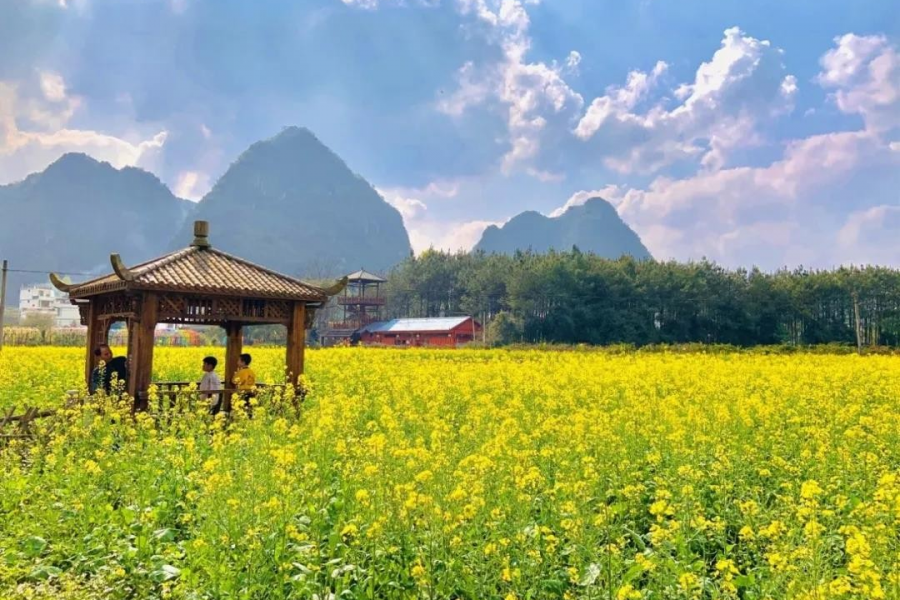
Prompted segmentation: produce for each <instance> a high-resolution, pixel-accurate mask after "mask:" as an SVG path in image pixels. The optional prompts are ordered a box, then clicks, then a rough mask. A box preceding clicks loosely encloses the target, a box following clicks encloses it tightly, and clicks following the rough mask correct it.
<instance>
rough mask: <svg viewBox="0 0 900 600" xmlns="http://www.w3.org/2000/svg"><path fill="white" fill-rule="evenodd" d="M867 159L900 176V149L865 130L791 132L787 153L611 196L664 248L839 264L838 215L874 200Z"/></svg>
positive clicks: (770, 264)
mask: <svg viewBox="0 0 900 600" xmlns="http://www.w3.org/2000/svg"><path fill="white" fill-rule="evenodd" d="M863 169H869V170H870V172H873V173H875V177H876V178H879V179H885V180H886V179H887V178H890V177H893V178H894V179H897V182H898V184H900V177H898V175H897V174H898V169H900V155H898V154H897V153H896V152H893V151H892V150H891V149H890V147H889V145H888V144H886V143H884V142H882V141H880V140H879V139H878V138H877V137H875V136H872V135H870V134H868V133H867V132H865V131H857V132H841V133H832V134H823V135H817V136H811V137H809V138H805V139H802V140H797V141H794V142H791V143H790V144H788V145H787V146H786V149H785V152H784V156H783V157H782V158H781V159H780V160H777V161H775V162H773V163H771V164H770V165H768V166H766V167H737V168H730V169H722V170H718V171H701V172H699V173H697V174H696V175H693V176H690V177H686V178H683V179H676V180H673V179H668V178H664V177H660V178H657V179H656V180H655V181H653V182H652V183H651V184H650V185H649V186H648V187H647V188H645V189H638V188H627V187H615V186H609V187H608V188H605V189H604V192H605V193H607V194H608V195H606V196H604V197H605V198H606V199H607V200H610V201H611V202H613V204H616V205H617V208H618V210H619V213H620V214H621V215H622V217H623V219H625V221H626V222H627V223H629V225H631V226H632V227H634V229H635V230H636V231H637V232H638V234H640V235H641V237H642V239H643V241H644V243H645V244H646V245H647V247H648V248H649V249H650V251H651V252H652V253H653V255H654V256H656V257H657V258H661V259H667V258H678V259H687V258H698V257H701V256H707V257H711V258H714V259H716V260H719V261H722V262H724V263H726V264H730V265H744V266H746V265H747V263H748V262H753V263H755V264H760V265H762V266H764V267H767V268H776V267H780V266H782V265H784V264H794V265H796V264H800V263H803V264H813V265H818V266H831V265H833V264H838V263H841V262H845V261H846V260H848V256H849V255H848V254H847V253H846V252H844V253H842V252H841V251H840V250H841V249H840V248H838V249H837V250H835V247H834V246H835V243H836V241H837V240H838V239H839V238H840V239H843V240H845V241H846V240H848V239H850V238H851V237H852V236H851V234H850V233H848V231H852V230H847V231H845V232H844V233H841V234H839V232H838V229H839V225H837V224H836V223H840V224H842V223H843V218H844V217H843V216H842V215H844V214H846V213H847V212H848V211H852V210H853V209H854V207H859V210H865V208H864V207H865V205H866V203H871V202H872V199H870V198H869V197H868V196H858V195H857V187H858V184H857V182H856V181H855V178H856V177H858V176H859V173H860V172H861V171H862V170H863ZM570 201H572V200H571V199H570ZM576 201H577V198H576ZM567 204H568V203H567Z"/></svg>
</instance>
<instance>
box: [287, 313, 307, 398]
mask: <svg viewBox="0 0 900 600" xmlns="http://www.w3.org/2000/svg"><path fill="white" fill-rule="evenodd" d="M305 348H306V303H305V302H295V303H294V310H293V311H292V314H291V320H290V323H289V324H288V329H287V357H286V361H285V363H286V364H285V366H286V368H287V374H288V379H289V381H290V382H291V383H293V384H296V383H297V378H298V377H300V375H302V374H303V353H304V350H305Z"/></svg>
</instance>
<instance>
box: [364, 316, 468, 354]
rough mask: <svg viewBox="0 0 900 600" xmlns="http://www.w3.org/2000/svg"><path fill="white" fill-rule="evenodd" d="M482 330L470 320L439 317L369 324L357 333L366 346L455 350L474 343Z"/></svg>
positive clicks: (466, 318)
mask: <svg viewBox="0 0 900 600" xmlns="http://www.w3.org/2000/svg"><path fill="white" fill-rule="evenodd" d="M481 331H482V330H481V324H480V323H479V322H478V321H476V320H475V319H473V318H472V317H440V318H428V319H392V320H390V321H380V322H378V323H370V324H368V325H366V326H365V327H363V328H362V329H360V330H359V336H360V342H361V343H362V344H365V345H380V346H439V347H451V348H455V347H456V346H460V345H462V344H468V343H470V342H473V341H475V340H477V339H478V338H479V336H480V335H481Z"/></svg>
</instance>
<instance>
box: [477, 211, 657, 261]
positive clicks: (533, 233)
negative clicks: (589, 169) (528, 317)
mask: <svg viewBox="0 0 900 600" xmlns="http://www.w3.org/2000/svg"><path fill="white" fill-rule="evenodd" d="M573 246H577V247H578V249H579V250H581V251H583V252H591V253H593V254H596V255H597V256H602V257H604V258H619V257H620V256H623V255H629V256H633V257H634V258H638V259H649V258H652V256H651V255H650V252H649V251H648V250H647V248H646V247H645V246H644V244H643V242H641V238H640V237H638V235H637V234H636V233H635V232H634V231H633V230H632V229H631V228H630V227H628V225H626V224H625V222H624V221H623V220H622V218H621V217H619V214H618V213H617V212H616V209H615V208H613V206H612V205H611V204H610V203H609V202H607V201H606V200H604V199H603V198H599V197H596V198H591V199H589V200H588V201H586V202H585V203H584V204H582V205H580V206H572V207H570V208H569V209H568V210H566V212H564V213H563V214H561V215H559V216H557V217H547V216H545V215H542V214H541V213H538V212H535V211H525V212H523V213H520V214H518V215H516V216H515V217H513V218H512V219H510V220H509V221H507V222H506V223H505V224H504V225H503V226H502V227H497V226H496V225H491V226H490V227H488V228H487V229H485V230H484V233H483V234H482V236H481V240H480V241H479V242H478V243H477V244H476V245H475V248H474V249H473V250H474V251H484V252H486V253H488V254H491V253H496V254H513V253H515V252H516V251H517V250H523V251H524V250H531V251H533V252H537V253H543V252H547V251H549V250H551V249H552V250H559V251H566V250H571V249H572V247H573Z"/></svg>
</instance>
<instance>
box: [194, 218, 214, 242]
mask: <svg viewBox="0 0 900 600" xmlns="http://www.w3.org/2000/svg"><path fill="white" fill-rule="evenodd" d="M191 246H193V247H194V248H209V247H210V244H209V221H194V241H193V242H191Z"/></svg>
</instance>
